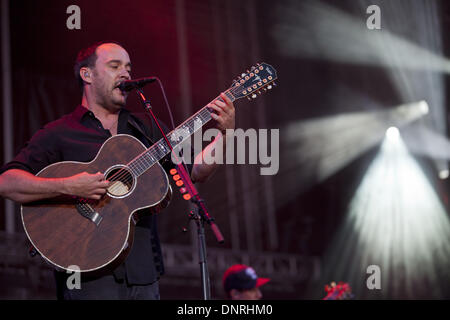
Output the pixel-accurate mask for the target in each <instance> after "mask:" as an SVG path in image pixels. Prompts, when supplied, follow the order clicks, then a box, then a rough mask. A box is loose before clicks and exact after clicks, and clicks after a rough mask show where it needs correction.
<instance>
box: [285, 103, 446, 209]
mask: <svg viewBox="0 0 450 320" xmlns="http://www.w3.org/2000/svg"><path fill="white" fill-rule="evenodd" d="M423 105H424V103H423V102H421V101H419V102H413V103H408V104H404V105H400V106H397V107H394V108H390V109H387V110H377V111H365V112H354V113H347V114H338V115H334V116H329V117H323V118H318V119H310V120H305V121H301V122H298V123H291V124H290V125H289V126H287V127H285V128H283V132H284V133H285V136H286V139H285V140H283V141H282V142H281V143H283V144H282V145H281V146H280V150H285V151H284V152H283V153H282V154H280V156H281V159H280V162H281V163H283V167H282V168H280V172H279V174H278V175H277V179H278V181H277V183H280V185H283V186H284V187H285V188H286V190H289V191H288V192H284V193H283V194H280V195H278V196H277V202H279V203H283V202H284V201H289V200H290V199H292V198H293V197H294V196H295V195H296V194H298V192H301V191H302V190H304V189H306V188H308V187H310V186H312V185H314V184H316V183H320V182H322V181H324V180H325V179H327V178H329V177H330V176H331V175H333V174H335V173H337V172H338V171H339V170H341V169H342V168H344V167H345V166H347V165H348V164H349V163H351V162H352V161H354V160H355V159H357V158H358V157H360V156H361V155H362V154H363V153H364V152H367V151H368V150H370V148H373V147H374V146H376V145H377V144H379V143H381V141H383V139H384V138H385V137H386V136H388V137H390V139H391V141H396V139H398V138H399V129H398V128H402V129H403V128H404V127H405V126H407V125H408V124H410V123H412V122H414V121H416V120H418V119H420V118H421V117H423V116H424V113H423V112H422V111H421V108H423V107H421V106H423ZM390 127H392V128H390ZM448 150H450V148H448ZM447 153H450V151H449V152H447ZM294 172H295V174H293V173H294Z"/></svg>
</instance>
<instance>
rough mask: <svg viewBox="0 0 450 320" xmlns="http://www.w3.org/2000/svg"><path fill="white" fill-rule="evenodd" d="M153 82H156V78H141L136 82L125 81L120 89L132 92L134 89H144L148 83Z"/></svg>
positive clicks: (120, 85)
mask: <svg viewBox="0 0 450 320" xmlns="http://www.w3.org/2000/svg"><path fill="white" fill-rule="evenodd" d="M153 81H156V77H147V78H140V79H135V80H125V81H123V82H121V83H120V84H119V86H118V88H119V89H120V90H121V91H125V92H126V91H131V90H133V89H137V88H142V87H143V86H145V85H146V84H147V83H151V82H153Z"/></svg>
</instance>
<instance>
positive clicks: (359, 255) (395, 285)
mask: <svg viewBox="0 0 450 320" xmlns="http://www.w3.org/2000/svg"><path fill="white" fill-rule="evenodd" d="M392 136H395V137H396V138H395V139H396V141H395V142H394V141H393V140H392V139H391V137H392ZM447 175H448V172H447ZM330 243H331V244H330V247H329V248H328V249H327V254H326V255H325V258H324V265H325V266H328V267H325V269H324V274H323V277H324V279H323V280H324V281H325V282H327V281H328V279H339V280H341V279H342V280H345V281H346V282H349V283H350V285H351V286H352V288H353V292H354V294H355V296H356V297H358V299H373V298H377V299H380V298H381V299H423V298H427V299H430V298H431V299H442V298H445V292H448V290H447V289H446V287H447V285H448V281H449V274H448V271H447V270H448V267H449V265H450V246H449V245H448V243H450V222H449V218H448V216H447V213H446V210H445V208H444V206H443V205H442V203H441V201H440V200H439V197H438V195H437V194H436V192H435V191H434V189H433V187H432V185H431V184H430V182H429V181H428V179H427V177H426V176H425V174H424V172H423V171H422V169H421V167H420V165H419V163H418V162H417V161H416V160H415V159H414V158H413V157H412V156H411V154H410V153H409V151H408V149H407V148H406V146H405V144H404V143H403V140H402V137H401V135H399V134H398V132H397V130H395V129H390V130H389V135H386V138H385V139H384V141H383V144H382V145H381V148H380V151H379V153H378V155H377V156H376V158H375V159H374V160H373V162H372V163H371V165H370V166H369V168H368V170H367V171H366V173H365V175H364V177H363V179H362V181H361V183H360V185H359V186H358V188H357V189H356V192H355V194H354V196H353V198H352V200H351V201H350V204H349V205H348V213H347V215H346V216H345V217H344V220H343V223H342V224H341V226H340V227H339V228H338V230H337V232H336V234H335V238H334V239H333V240H332V241H331V242H330ZM373 265H375V266H378V267H379V269H380V270H381V288H380V289H381V290H370V289H369V288H368V286H367V283H366V281H364V279H367V278H368V276H369V275H368V274H367V268H368V267H369V266H373Z"/></svg>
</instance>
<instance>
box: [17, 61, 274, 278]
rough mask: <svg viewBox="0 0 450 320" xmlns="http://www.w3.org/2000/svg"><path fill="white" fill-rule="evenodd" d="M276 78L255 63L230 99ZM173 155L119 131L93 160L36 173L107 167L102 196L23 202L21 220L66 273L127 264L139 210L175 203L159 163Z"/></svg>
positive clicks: (204, 115)
mask: <svg viewBox="0 0 450 320" xmlns="http://www.w3.org/2000/svg"><path fill="white" fill-rule="evenodd" d="M276 79H277V75H276V71H275V69H274V68H273V67H272V66H270V65H268V64H266V63H261V64H257V65H256V66H253V67H252V68H251V70H247V72H245V73H243V74H242V75H241V76H240V77H238V78H237V79H236V80H234V81H233V84H232V85H231V87H230V88H228V89H227V90H226V91H225V94H226V95H227V97H228V98H230V99H231V101H235V100H237V99H240V98H244V97H247V98H249V100H252V99H253V98H256V97H257V94H259V93H261V92H262V91H266V90H268V89H271V87H272V86H273V85H274V81H275V80H276ZM211 112H212V111H211V110H210V109H209V108H208V107H207V106H205V107H203V108H202V109H200V110H199V111H198V112H197V113H195V114H194V115H193V116H191V117H190V118H189V119H187V120H186V121H185V122H183V123H182V124H181V125H180V126H178V127H177V128H176V129H175V130H174V131H172V132H170V133H169V134H168V135H167V136H168V139H169V140H170V142H171V144H172V146H173V147H176V146H178V145H180V144H181V143H183V142H184V141H185V140H186V139H187V138H186V135H182V136H180V135H179V134H177V132H180V131H178V130H182V132H188V135H187V137H189V136H190V135H192V134H194V132H195V130H198V129H199V128H200V127H201V126H202V125H204V124H206V123H207V122H208V121H210V120H211V119H212V117H211ZM199 124H200V125H199ZM169 152H170V149H169V146H168V145H167V143H166V142H165V140H164V139H161V140H159V141H158V142H156V143H155V144H154V145H152V146H151V147H150V148H148V149H147V148H146V147H145V146H144V145H143V144H142V143H141V142H140V141H139V140H137V139H136V138H134V137H132V136H130V135H124V134H118V135H115V136H113V137H111V138H109V139H108V140H106V141H105V143H104V144H103V145H102V147H101V148H100V150H99V152H98V154H97V155H96V157H95V158H94V160H92V161H91V162H88V163H82V162H74V161H64V162H58V163H54V164H51V165H49V166H47V167H45V168H44V169H42V170H41V171H40V172H39V173H38V174H37V176H38V177H43V178H63V177H69V176H72V175H75V174H78V173H80V172H88V173H96V172H102V173H104V175H105V177H106V179H107V180H109V181H111V182H112V183H111V185H110V187H109V188H108V189H107V193H106V194H105V196H104V197H102V199H100V200H88V199H82V198H79V197H71V196H59V197H55V198H52V199H45V200H40V201H35V202H31V203H27V204H24V205H22V207H21V215H22V222H23V226H24V229H25V232H26V234H27V237H28V239H29V240H30V242H31V244H32V245H33V246H34V248H35V249H36V251H37V252H38V253H39V254H40V255H41V256H42V257H43V258H44V259H45V260H46V261H47V262H48V263H50V264H51V265H52V266H53V267H55V268H56V269H58V270H61V271H64V270H67V271H80V272H83V273H85V274H95V273H98V272H103V271H105V270H109V269H112V268H114V267H115V266H117V265H118V264H120V263H122V262H123V261H124V259H125V258H126V256H127V254H128V252H129V250H130V248H131V246H132V242H133V233H134V226H135V224H136V223H137V221H138V220H139V216H140V214H143V212H142V211H143V210H142V209H150V210H146V212H150V213H157V212H159V211H160V210H161V209H163V208H164V207H166V206H167V205H168V203H169V201H170V197H171V194H172V191H171V187H170V184H169V179H168V177H167V174H166V172H165V171H164V170H163V168H162V167H161V165H160V163H159V161H160V160H161V159H162V158H164V157H165V156H166V155H167V154H169ZM149 189H151V190H152V193H148V190H149Z"/></svg>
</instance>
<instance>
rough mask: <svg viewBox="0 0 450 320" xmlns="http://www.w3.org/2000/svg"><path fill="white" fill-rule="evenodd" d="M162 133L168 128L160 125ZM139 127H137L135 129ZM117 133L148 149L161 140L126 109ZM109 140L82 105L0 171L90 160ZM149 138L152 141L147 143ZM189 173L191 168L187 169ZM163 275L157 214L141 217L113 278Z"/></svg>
mask: <svg viewBox="0 0 450 320" xmlns="http://www.w3.org/2000/svg"><path fill="white" fill-rule="evenodd" d="M160 124H161V126H162V128H163V130H164V131H165V132H168V130H167V127H166V126H165V125H164V124H163V123H161V122H160ZM138 127H139V128H138ZM117 133H120V134H129V135H132V136H134V137H136V138H137V139H139V140H140V141H141V142H142V143H143V144H144V145H145V146H146V147H147V148H148V147H150V146H151V145H152V144H154V143H155V142H157V141H158V140H159V139H160V138H161V134H160V132H159V129H158V128H157V126H156V124H154V122H153V120H152V121H150V119H148V118H147V117H146V115H145V114H142V115H134V114H131V113H130V112H129V111H127V110H126V109H122V110H121V111H120V113H119V120H118V127H117ZM110 137H111V133H110V132H109V130H105V129H104V128H103V126H102V124H101V122H100V121H99V120H98V119H97V118H96V117H95V116H94V114H93V113H92V112H91V111H89V110H88V109H86V108H85V107H83V106H81V105H80V106H78V107H77V108H76V109H75V110H74V111H73V112H72V113H70V114H68V115H65V116H63V117H61V118H60V119H58V120H56V121H53V122H50V123H48V124H47V125H46V126H44V128H42V129H40V130H39V131H37V132H36V133H35V134H34V136H33V137H32V138H31V140H30V141H29V142H28V143H27V144H26V145H25V147H24V148H23V149H22V150H21V151H20V152H19V154H18V155H17V156H16V157H15V158H14V159H13V160H12V161H11V162H9V163H7V164H6V165H4V166H3V167H2V168H1V169H0V174H1V173H3V172H4V171H6V170H9V169H22V170H25V171H28V172H30V173H32V174H37V173H38V172H39V171H40V170H42V169H43V168H45V167H46V166H48V165H50V164H52V163H55V162H60V161H81V162H89V161H92V160H93V159H94V158H95V156H96V155H97V153H98V151H99V149H100V147H101V146H102V144H103V143H104V142H105V141H106V140H107V139H108V138H110ZM149 139H151V141H149ZM161 164H162V166H163V167H164V169H165V170H166V171H168V170H169V169H170V168H172V167H173V164H172V162H171V161H170V155H169V156H166V157H165V158H164V159H163V160H162V161H161ZM188 169H189V171H190V170H191V169H192V166H188ZM163 273H164V265H163V261H162V253H161V247H160V241H159V237H158V232H157V222H156V215H143V216H142V218H141V219H140V220H139V222H138V224H137V225H136V228H135V235H134V242H133V246H132V248H131V251H130V253H129V255H128V257H127V258H126V260H125V262H124V264H122V265H121V266H119V267H118V268H117V269H116V270H115V271H114V276H115V277H116V279H124V278H125V277H126V279H127V282H128V283H129V284H138V285H144V284H150V283H153V282H155V281H156V280H158V278H159V276H160V275H162V274H163Z"/></svg>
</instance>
